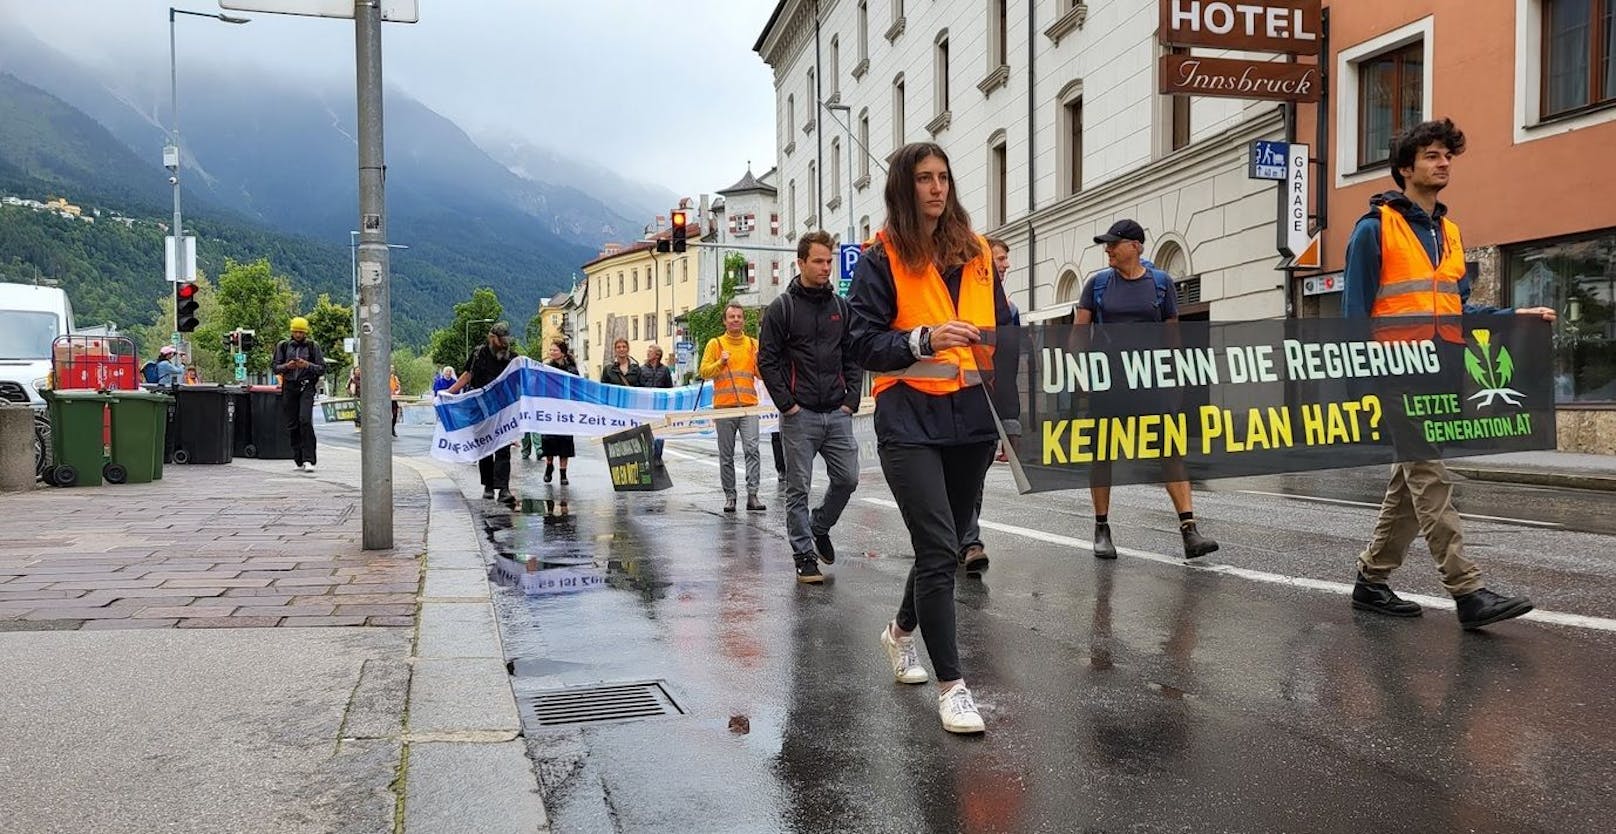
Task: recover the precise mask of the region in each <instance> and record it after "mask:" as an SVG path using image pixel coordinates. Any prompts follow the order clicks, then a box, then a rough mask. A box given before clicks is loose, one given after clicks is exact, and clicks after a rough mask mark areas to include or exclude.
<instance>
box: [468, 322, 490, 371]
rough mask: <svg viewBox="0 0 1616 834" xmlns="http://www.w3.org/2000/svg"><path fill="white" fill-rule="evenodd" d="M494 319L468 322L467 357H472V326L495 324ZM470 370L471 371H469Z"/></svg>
mask: <svg viewBox="0 0 1616 834" xmlns="http://www.w3.org/2000/svg"><path fill="white" fill-rule="evenodd" d="M493 323H494V319H472V320H471V321H468V322H466V355H467V356H470V355H471V326H472V325H474V324H493ZM468 370H469V369H468Z"/></svg>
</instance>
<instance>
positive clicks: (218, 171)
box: [0, 27, 672, 345]
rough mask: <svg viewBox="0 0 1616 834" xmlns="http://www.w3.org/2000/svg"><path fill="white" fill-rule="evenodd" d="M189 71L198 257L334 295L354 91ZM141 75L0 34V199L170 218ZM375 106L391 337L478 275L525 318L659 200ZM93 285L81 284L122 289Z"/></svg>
mask: <svg viewBox="0 0 1616 834" xmlns="http://www.w3.org/2000/svg"><path fill="white" fill-rule="evenodd" d="M194 74H195V75H197V76H200V77H205V82H206V83H201V82H192V83H189V84H188V85H187V86H186V87H185V89H184V90H183V95H182V99H181V108H180V128H181V145H182V148H183V153H184V167H183V169H182V183H181V189H182V202H183V204H184V209H185V216H186V225H187V229H188V231H192V232H195V233H198V234H199V235H200V236H201V237H202V238H203V240H202V243H201V246H200V249H201V255H202V260H203V262H204V268H208V269H213V268H216V267H217V266H218V265H219V264H217V263H215V264H211V265H210V264H209V261H210V260H211V261H217V262H222V259H223V258H224V257H226V256H228V257H235V258H237V259H241V258H242V257H248V256H254V255H255V254H260V255H262V254H266V250H267V253H274V252H279V253H282V254H285V253H290V252H297V253H300V254H298V255H297V256H294V257H290V258H286V257H282V258H275V257H273V255H271V257H272V264H273V265H274V266H275V268H276V269H277V270H279V271H282V272H285V273H287V274H289V275H291V277H292V278H293V281H294V285H295V286H296V288H297V289H299V290H300V291H302V292H303V293H304V295H305V299H306V300H307V301H310V302H311V301H312V298H313V296H312V293H314V292H330V293H331V294H332V297H333V298H334V299H338V300H339V301H340V300H343V299H345V298H346V297H347V295H348V292H349V276H348V274H347V273H348V271H349V269H350V267H349V263H348V260H349V259H348V258H347V257H344V256H346V255H348V254H349V253H348V252H346V251H344V250H347V249H348V248H349V247H348V242H349V232H348V230H349V229H352V228H354V227H355V219H356V218H355V215H356V214H357V213H358V210H357V203H358V198H357V174H356V158H357V150H356V140H355V136H356V135H357V130H356V128H355V127H354V122H355V112H354V110H355V108H354V93H353V90H352V89H351V87H350V88H348V89H343V88H342V87H341V86H340V85H338V84H336V83H333V84H332V85H331V87H330V88H328V89H319V88H311V87H310V86H308V85H294V84H291V83H288V82H286V81H284V80H279V79H275V78H273V77H270V76H268V75H267V74H253V73H249V72H246V71H239V70H238V71H232V72H223V71H220V72H212V73H207V74H202V73H194ZM142 76H144V77H146V78H151V77H152V74H151V73H144V74H143V73H138V72H122V73H118V72H108V71H105V70H99V69H97V68H94V67H92V66H90V65H88V64H87V63H85V62H81V61H79V60H75V59H74V58H72V57H69V56H67V55H65V54H63V53H61V52H59V51H57V50H55V49H53V48H51V47H49V46H47V45H45V44H43V43H41V42H39V41H38V40H36V39H34V38H33V37H32V36H31V35H29V34H27V33H26V32H25V31H23V30H21V29H20V28H19V27H4V28H0V192H4V193H11V194H15V195H17V196H23V197H32V198H35V199H43V198H44V197H46V196H58V195H60V196H66V197H68V198H70V199H71V200H73V201H75V202H78V203H82V204H93V205H95V206H97V207H103V208H109V209H112V210H115V211H119V212H121V213H124V214H128V215H131V216H140V217H146V218H150V219H153V220H160V221H164V222H166V220H167V214H168V211H169V201H170V199H171V190H170V186H169V183H168V172H167V171H165V170H164V169H163V168H162V167H161V150H162V147H163V145H164V144H165V143H166V141H167V138H168V131H167V126H166V125H165V124H164V122H165V120H167V118H168V112H169V107H168V90H167V87H166V85H157V86H153V85H151V84H150V83H146V84H144V85H143V84H140V83H137V82H135V81H134V80H133V79H135V78H138V77H142ZM384 109H385V114H386V141H387V163H388V169H387V205H388V238H389V240H390V241H391V242H394V243H397V244H403V245H406V246H408V247H409V249H408V250H407V251H405V250H400V251H395V252H394V253H393V256H392V259H391V261H392V266H393V273H394V277H395V284H394V293H393V299H394V313H395V316H394V317H395V333H396V334H397V335H398V338H399V339H400V341H402V342H405V343H412V344H417V345H419V344H422V343H424V341H425V337H426V335H427V334H428V333H429V332H430V330H431V329H432V328H433V327H436V326H438V325H441V324H443V323H445V322H447V321H449V320H450V319H451V318H452V310H451V307H452V306H453V304H454V303H456V302H458V301H461V300H464V299H465V298H467V297H469V296H470V293H471V290H472V289H473V288H475V287H477V286H489V287H492V288H494V289H495V290H496V292H497V293H498V294H499V296H500V299H501V301H502V302H503V303H504V305H505V309H506V315H507V316H508V317H510V318H511V319H512V320H513V321H518V320H525V319H526V318H527V317H528V316H529V315H531V314H532V311H533V310H535V309H536V307H537V305H538V303H539V302H540V301H541V300H542V299H543V298H545V297H548V296H549V295H552V294H554V293H555V292H557V291H560V290H563V289H565V288H566V287H567V286H569V285H570V284H571V282H572V280H573V275H574V273H575V272H576V270H577V268H578V266H579V265H580V264H582V263H584V262H585V261H587V260H589V259H590V258H591V257H593V256H594V255H595V253H596V252H598V251H599V246H600V244H601V243H602V242H604V241H607V240H623V239H633V238H636V237H638V236H639V234H640V229H641V226H642V224H643V222H644V220H643V219H648V217H649V215H650V214H651V213H653V212H654V211H655V210H656V209H655V207H656V206H658V205H660V206H667V205H670V204H672V195H671V193H669V192H667V191H666V190H665V189H660V188H657V187H655V186H648V185H645V184H642V183H635V182H632V181H629V180H627V179H625V178H623V177H620V176H617V175H616V174H614V173H612V172H610V171H607V170H605V169H603V168H601V167H599V166H595V165H591V164H589V163H583V162H579V161H576V160H570V159H567V158H566V157H564V156H562V155H560V154H557V153H554V152H551V151H547V150H545V149H543V148H537V147H534V146H532V145H531V144H529V143H527V142H525V141H523V140H521V139H520V138H517V137H511V136H505V135H499V136H485V137H482V139H481V141H480V142H479V141H478V140H474V139H473V138H472V137H470V136H469V135H467V133H466V132H465V131H464V130H462V129H461V128H460V127H459V126H458V125H456V124H455V123H454V122H452V121H450V120H449V119H447V118H445V117H443V116H442V115H440V114H438V113H436V112H434V111H433V110H431V109H430V108H428V107H427V106H425V105H424V104H422V103H421V102H419V101H417V100H416V99H414V98H412V97H410V96H409V95H408V94H407V93H405V92H403V91H401V90H397V89H389V90H387V93H386V95H385V103H384ZM630 217H634V218H643V219H641V220H637V221H636V220H630V219H628V218H630ZM0 240H4V238H3V237H0ZM238 244H239V245H238ZM248 250H256V252H255V251H248ZM25 254H26V253H25ZM8 258H9V259H11V260H18V259H19V253H17V252H15V251H13V252H7V251H5V250H3V249H0V265H4V264H5V263H6V262H7V260H8ZM21 260H23V261H27V260H28V258H26V257H23V258H21ZM158 262H159V263H160V258H159V259H158ZM35 265H36V266H37V264H35ZM104 271H106V272H117V270H115V269H106V270H104ZM124 280H131V281H134V282H136V285H135V286H131V287H129V288H128V289H129V290H130V293H125V295H131V296H132V297H134V298H138V299H151V298H155V297H157V296H159V295H161V294H162V292H163V285H162V276H161V273H160V270H159V271H158V274H156V275H149V276H148V275H145V274H144V272H143V271H142V272H141V274H140V275H138V276H125V277H124ZM106 289H107V288H105V287H102V288H99V291H98V292H95V293H87V295H89V296H91V297H93V298H116V297H118V293H112V292H107V291H106ZM69 291H70V293H71V292H72V287H69ZM75 301H77V299H75ZM95 305H96V302H93V301H92V302H90V304H89V309H83V308H81V310H80V313H81V317H85V318H88V319H89V320H92V321H94V320H101V319H107V318H110V319H113V320H117V321H121V322H131V323H132V319H130V315H132V312H131V311H130V310H128V309H125V310H117V311H114V310H106V311H103V310H97V309H95ZM153 312H154V311H153ZM117 316H122V318H118V317H117Z"/></svg>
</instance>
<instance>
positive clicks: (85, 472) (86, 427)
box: [45, 390, 117, 487]
mask: <svg viewBox="0 0 1616 834" xmlns="http://www.w3.org/2000/svg"><path fill="white" fill-rule="evenodd" d="M45 401H46V404H47V406H48V407H49V409H50V420H51V453H52V458H51V459H52V460H53V461H54V463H53V464H52V466H51V467H50V469H49V470H47V471H46V473H45V480H46V482H47V483H50V484H54V485H55V486H63V487H69V486H100V485H101V476H102V468H103V467H108V464H107V459H106V435H105V430H106V422H105V420H106V407H107V403H109V402H111V401H112V397H111V396H110V395H107V394H102V393H98V392H95V391H76V390H75V391H47V392H45ZM109 468H110V467H109ZM113 474H117V473H116V472H114V473H113Z"/></svg>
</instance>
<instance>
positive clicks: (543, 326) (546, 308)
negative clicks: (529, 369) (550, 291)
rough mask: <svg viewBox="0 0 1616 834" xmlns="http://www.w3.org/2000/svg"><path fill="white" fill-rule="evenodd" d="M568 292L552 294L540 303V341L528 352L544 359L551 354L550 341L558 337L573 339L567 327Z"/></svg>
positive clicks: (529, 348) (531, 346)
mask: <svg viewBox="0 0 1616 834" xmlns="http://www.w3.org/2000/svg"><path fill="white" fill-rule="evenodd" d="M566 301H567V294H566V293H562V294H560V295H556V296H552V297H550V298H547V299H545V300H544V303H542V304H540V305H539V327H540V331H539V343H538V344H536V345H530V346H529V347H528V353H530V354H531V355H533V356H534V357H536V358H539V359H543V358H544V357H546V356H548V355H549V350H550V343H551V342H552V341H555V340H556V339H558V338H564V339H566V340H567V341H569V342H570V341H572V338H573V336H572V334H571V333H570V332H568V330H569V329H568V327H567V305H566Z"/></svg>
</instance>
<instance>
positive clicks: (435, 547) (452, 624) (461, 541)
mask: <svg viewBox="0 0 1616 834" xmlns="http://www.w3.org/2000/svg"><path fill="white" fill-rule="evenodd" d="M400 461H401V462H402V463H404V464H405V465H407V466H409V467H410V468H411V469H414V470H415V471H416V472H417V473H419V474H420V475H421V478H422V480H423V481H425V482H426V488H427V493H428V495H429V496H430V498H431V510H430V512H429V514H428V522H427V559H426V583H425V588H424V590H423V591H422V594H421V598H420V608H419V623H420V625H419V631H418V632H417V635H416V640H415V649H414V654H413V656H412V657H411V663H412V664H413V666H414V672H413V674H412V675H411V677H410V697H409V709H408V712H407V714H408V723H407V726H406V728H405V734H404V739H405V761H406V762H407V763H408V765H407V770H406V773H405V780H404V828H403V831H404V834H454V833H455V832H467V834H472V833H473V832H475V834H507V832H508V834H542V833H543V832H548V831H549V830H550V823H549V818H548V817H547V816H546V814H545V810H544V800H543V798H542V796H541V794H540V793H539V781H538V775H537V774H536V773H535V772H534V770H533V765H532V762H530V761H529V760H528V759H527V753H526V751H525V749H524V746H523V743H522V741H521V736H522V724H521V720H520V718H519V716H518V714H517V709H516V697H515V695H514V694H513V693H512V691H511V681H510V675H509V674H508V673H507V672H506V668H505V650H504V646H503V645H502V643H501V642H500V637H499V624H498V622H497V621H496V619H495V614H494V604H493V596H492V594H491V592H490V589H489V584H488V574H487V567H486V566H485V565H484V563H483V557H482V549H481V547H480V545H479V544H478V541H477V531H476V528H475V527H474V526H473V524H472V519H471V512H470V510H469V508H468V507H467V506H466V499H465V496H464V495H463V494H462V493H461V490H460V486H459V485H458V484H456V483H455V482H454V480H452V479H451V478H450V477H449V476H448V475H446V474H445V473H444V472H443V470H441V469H439V468H437V467H436V466H434V465H432V464H431V463H428V462H426V461H421V460H414V459H403V458H401V459H400ZM493 786H498V787H497V789H495V790H490V788H491V787H493Z"/></svg>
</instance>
